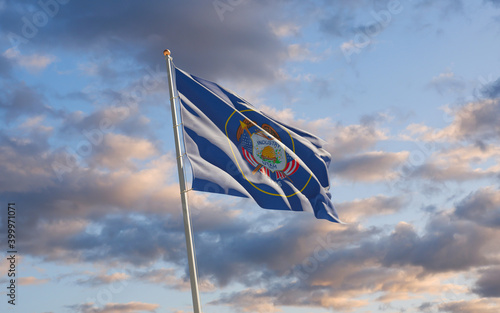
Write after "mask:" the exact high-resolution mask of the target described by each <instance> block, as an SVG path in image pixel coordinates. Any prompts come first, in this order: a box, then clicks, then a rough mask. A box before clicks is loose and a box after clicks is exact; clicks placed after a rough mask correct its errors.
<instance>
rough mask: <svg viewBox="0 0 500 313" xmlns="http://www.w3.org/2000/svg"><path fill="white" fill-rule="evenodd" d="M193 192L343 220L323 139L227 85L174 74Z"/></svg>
mask: <svg viewBox="0 0 500 313" xmlns="http://www.w3.org/2000/svg"><path fill="white" fill-rule="evenodd" d="M175 77H176V85H177V91H178V93H179V97H180V103H181V115H182V124H183V129H184V141H185V149H186V153H187V156H188V158H189V161H190V163H191V166H192V169H193V176H194V178H193V183H192V189H194V190H198V191H206V192H213V193H221V194H227V195H233V196H240V197H248V198H252V199H254V200H255V202H256V203H257V204H258V205H259V206H260V207H262V208H264V209H275V210H291V211H310V212H313V213H314V215H315V216H316V217H317V218H320V219H326V220H329V221H333V222H339V219H338V216H337V213H336V211H335V208H334V207H333V204H332V202H331V200H330V198H331V196H330V193H329V192H328V190H329V187H330V183H329V179H328V165H329V163H330V154H329V153H328V152H327V151H326V150H324V149H323V148H322V141H321V140H320V139H319V138H318V137H316V136H314V135H312V134H310V133H308V132H306V131H303V130H300V129H297V128H294V127H291V126H288V125H285V124H283V123H281V122H279V121H277V120H274V119H273V118H271V117H269V116H267V115H266V114H265V113H263V112H261V111H259V110H258V109H256V108H255V107H254V106H252V105H251V104H250V103H248V102H247V101H245V100H244V99H243V98H241V97H239V96H238V95H236V94H234V93H232V92H231V91H229V90H227V89H224V88H223V87H221V86H219V85H217V84H215V83H213V82H210V81H207V80H204V79H201V78H198V77H195V76H193V75H190V74H188V73H186V72H184V71H182V70H180V69H178V68H176V70H175Z"/></svg>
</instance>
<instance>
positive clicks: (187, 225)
mask: <svg viewBox="0 0 500 313" xmlns="http://www.w3.org/2000/svg"><path fill="white" fill-rule="evenodd" d="M163 55H164V56H165V60H166V61H167V72H168V87H169V88H168V89H169V91H170V107H171V110H172V123H173V124H174V137H175V153H176V155H177V171H178V172H179V186H180V190H181V202H182V214H183V216H184V233H185V235H186V248H187V255H188V264H189V278H190V280H191V295H192V297H193V310H194V313H201V305H200V294H199V291H198V270H197V268H196V255H195V252H194V243H193V234H192V231H191V219H190V216H189V207H188V198H187V192H186V181H185V177H184V160H183V158H182V155H181V151H182V150H181V136H180V133H179V127H180V126H181V125H180V123H179V116H178V115H177V110H176V106H175V98H176V97H177V90H176V89H175V88H174V82H173V74H172V57H171V56H170V51H169V50H165V51H163Z"/></svg>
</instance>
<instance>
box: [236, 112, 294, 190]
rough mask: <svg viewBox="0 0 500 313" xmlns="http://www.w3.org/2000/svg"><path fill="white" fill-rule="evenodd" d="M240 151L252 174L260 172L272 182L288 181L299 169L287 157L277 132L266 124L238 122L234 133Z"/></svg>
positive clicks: (292, 159) (248, 121) (292, 160)
mask: <svg viewBox="0 0 500 313" xmlns="http://www.w3.org/2000/svg"><path fill="white" fill-rule="evenodd" d="M236 139H237V140H238V142H239V143H240V150H241V153H242V155H243V157H244V158H245V160H246V161H247V162H248V163H249V164H250V165H251V166H252V167H254V169H253V170H252V174H256V173H257V172H260V173H262V174H264V175H266V176H267V177H269V178H271V179H272V180H275V181H279V180H283V179H288V180H290V181H291V182H293V181H292V178H290V176H291V175H293V174H294V173H295V172H296V171H297V169H298V168H299V162H298V161H297V160H295V159H294V158H292V157H291V156H290V155H288V154H287V153H286V151H285V148H284V146H283V144H282V143H281V139H280V136H279V134H278V132H277V131H276V130H275V129H274V128H273V127H271V126H270V125H268V124H262V126H260V127H258V125H257V124H256V123H255V122H253V121H251V120H249V119H244V120H243V121H240V126H239V127H238V130H237V133H236Z"/></svg>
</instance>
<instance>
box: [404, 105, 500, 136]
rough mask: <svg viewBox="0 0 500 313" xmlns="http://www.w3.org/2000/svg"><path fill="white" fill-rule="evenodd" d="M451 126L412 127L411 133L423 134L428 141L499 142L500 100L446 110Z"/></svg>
mask: <svg viewBox="0 0 500 313" xmlns="http://www.w3.org/2000/svg"><path fill="white" fill-rule="evenodd" d="M446 111H447V113H448V114H450V115H451V116H450V118H451V119H452V121H451V124H450V125H449V126H447V127H445V128H443V129H441V130H433V129H430V128H428V127H426V126H425V125H424V126H422V125H420V126H419V125H410V126H411V128H409V130H410V131H412V132H413V133H414V134H418V133H420V134H421V136H422V137H421V138H422V139H423V140H426V141H444V140H450V141H460V140H468V141H472V142H474V141H479V142H482V141H487V140H498V139H499V136H498V134H500V99H484V100H479V101H476V102H469V103H467V104H465V105H463V106H461V107H458V108H455V109H449V108H446Z"/></svg>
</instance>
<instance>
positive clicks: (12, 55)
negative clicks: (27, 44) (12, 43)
mask: <svg viewBox="0 0 500 313" xmlns="http://www.w3.org/2000/svg"><path fill="white" fill-rule="evenodd" d="M3 56H4V57H6V58H8V59H11V60H13V61H15V62H16V63H17V64H19V65H20V66H22V67H24V68H26V69H27V70H29V71H31V72H38V71H41V70H43V69H45V68H46V67H47V66H49V65H50V64H52V63H53V62H55V61H56V57H55V56H53V55H41V54H31V55H22V54H21V52H19V50H17V49H15V48H9V49H7V50H6V51H5V52H4V53H3Z"/></svg>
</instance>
